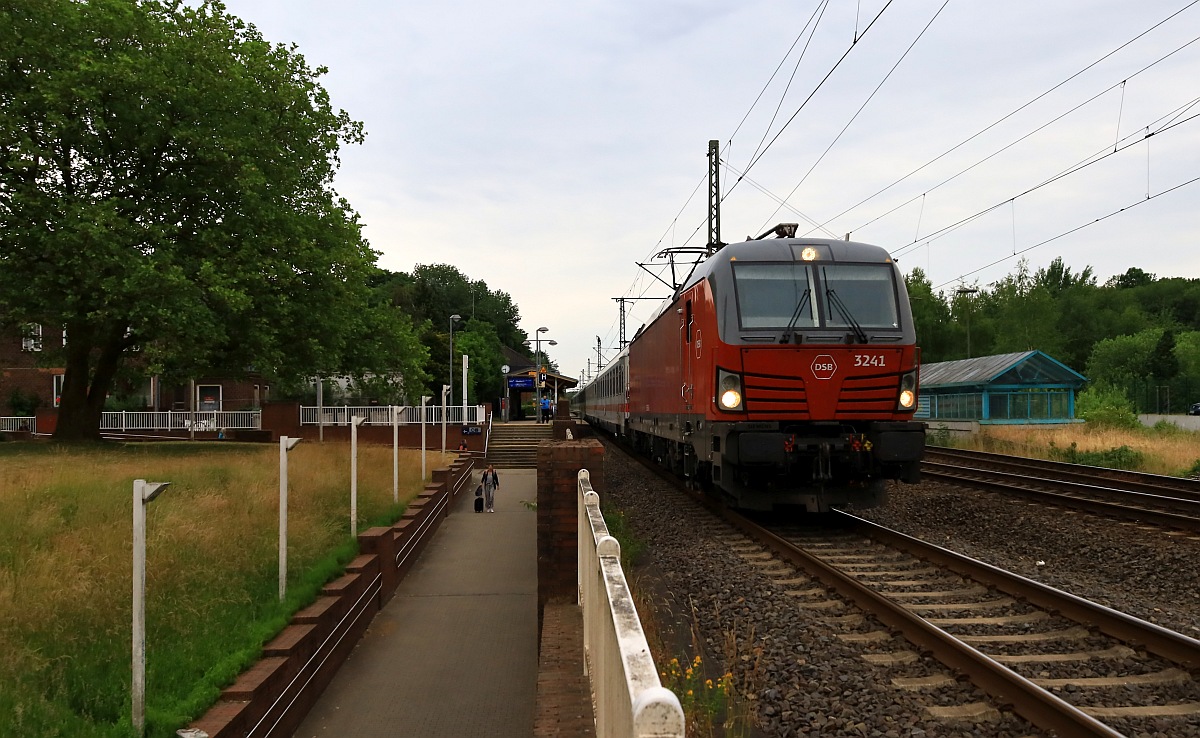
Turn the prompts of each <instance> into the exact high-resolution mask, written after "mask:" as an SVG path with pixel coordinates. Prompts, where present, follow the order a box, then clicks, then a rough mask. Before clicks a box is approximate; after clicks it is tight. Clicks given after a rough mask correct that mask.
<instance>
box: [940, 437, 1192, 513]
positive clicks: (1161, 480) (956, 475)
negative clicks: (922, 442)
mask: <svg viewBox="0 0 1200 738" xmlns="http://www.w3.org/2000/svg"><path fill="white" fill-rule="evenodd" d="M921 471H922V475H923V476H924V477H926V478H928V479H932V480H938V481H945V482H952V483H955V484H962V485H967V486H971V487H973V488H976V489H982V490H987V491H992V492H1001V493H1004V494H1010V495H1021V496H1024V497H1027V498H1030V499H1035V500H1037V501H1039V502H1043V503H1050V504H1055V505H1061V506H1064V507H1069V508H1072V509H1076V510H1082V511H1086V512H1090V513H1094V514H1098V515H1109V516H1115V517H1119V518H1124V519H1128V520H1135V521H1139V522H1143V523H1150V524H1153V525H1157V526H1165V527H1172V528H1178V529H1181V530H1188V531H1200V482H1197V481H1195V480H1191V479H1183V478H1178V477H1164V476H1158V475H1153V474H1140V473H1137V472H1129V471H1122V470H1116V469H1103V468H1099V467H1088V466H1081V465H1078V464H1066V463H1062V462H1055V461H1044V460H1041V459H1030V458H1024V457H1013V456H1003V455H1000V454H991V453H984V452H976V451H963V450H960V449H935V448H930V449H927V450H926V454H925V461H924V462H922V467H921Z"/></svg>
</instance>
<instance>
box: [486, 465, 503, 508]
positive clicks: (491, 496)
mask: <svg viewBox="0 0 1200 738" xmlns="http://www.w3.org/2000/svg"><path fill="white" fill-rule="evenodd" d="M499 486H500V479H499V477H497V476H496V469H495V468H494V467H493V466H492V465H491V464H488V468H487V469H485V470H484V472H483V506H484V507H485V508H487V511H488V512H496V507H495V504H496V488H497V487H499Z"/></svg>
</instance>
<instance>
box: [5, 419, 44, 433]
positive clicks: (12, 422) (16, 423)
mask: <svg viewBox="0 0 1200 738" xmlns="http://www.w3.org/2000/svg"><path fill="white" fill-rule="evenodd" d="M0 431H29V432H30V433H37V418H34V417H8V418H0Z"/></svg>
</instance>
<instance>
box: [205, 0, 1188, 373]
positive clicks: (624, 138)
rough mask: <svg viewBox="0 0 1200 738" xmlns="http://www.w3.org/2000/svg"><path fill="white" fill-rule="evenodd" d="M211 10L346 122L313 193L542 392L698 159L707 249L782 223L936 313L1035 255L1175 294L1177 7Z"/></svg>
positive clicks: (685, 231)
mask: <svg viewBox="0 0 1200 738" xmlns="http://www.w3.org/2000/svg"><path fill="white" fill-rule="evenodd" d="M226 7H227V9H228V10H229V12H231V13H232V14H234V15H237V16H239V17H240V18H242V19H243V20H245V21H247V22H249V23H252V24H254V25H255V26H256V27H257V28H258V29H259V30H260V31H261V32H262V33H263V35H264V36H265V37H266V38H267V39H268V40H270V41H272V42H278V43H286V44H296V45H297V46H298V50H299V52H300V53H301V54H303V55H304V57H305V58H306V59H307V61H308V63H309V65H310V66H313V67H317V66H324V67H327V68H328V70H329V71H328V74H327V75H325V76H324V77H323V78H322V83H323V85H324V87H325V88H326V90H328V92H329V94H330V97H331V100H332V103H333V105H334V107H335V108H340V109H342V110H345V111H346V112H347V113H348V114H349V115H350V116H351V117H352V118H353V119H355V120H359V121H362V122H363V124H364V126H365V128H366V133H367V137H366V141H365V143H364V144H362V145H360V146H348V147H346V148H344V149H343V150H342V153H341V161H342V165H341V168H340V170H339V172H338V175H337V177H336V179H335V181H334V188H335V189H336V190H337V191H338V193H339V194H340V195H341V196H343V197H345V198H346V199H347V200H348V201H349V202H350V203H351V205H352V206H353V207H354V209H355V210H357V212H358V213H359V214H360V215H361V218H362V222H363V223H364V234H365V236H366V238H367V239H368V241H369V242H370V244H371V246H372V248H374V249H375V250H376V251H378V252H379V260H378V264H379V266H381V267H383V268H385V269H389V270H392V271H405V272H408V271H411V270H412V269H413V267H414V266H416V265H418V264H451V265H454V266H455V267H457V268H458V269H459V270H460V271H462V272H463V273H464V274H465V275H467V277H469V278H470V279H472V280H477V279H483V280H485V281H486V282H487V284H488V286H489V288H490V289H492V290H501V291H504V292H507V293H508V294H509V295H511V296H512V298H513V301H514V302H515V304H516V305H517V306H518V308H519V309H520V313H521V316H522V320H521V327H522V328H523V329H524V330H525V331H526V332H527V333H529V335H531V336H532V335H533V334H534V332H535V331H536V329H537V328H538V327H546V328H548V330H547V331H546V332H545V333H543V334H542V336H543V343H544V342H545V341H546V340H550V339H553V340H555V341H557V345H555V346H553V347H551V348H550V349H549V351H548V353H549V355H550V357H551V358H552V359H554V360H555V361H556V362H557V363H558V366H559V368H560V371H561V372H562V373H563V374H566V375H568V376H573V377H578V376H580V374H581V372H586V371H587V370H588V368H589V365H588V362H589V361H590V362H591V364H590V367H591V369H593V370H594V368H595V364H596V361H597V344H598V343H599V345H600V349H601V352H600V353H601V355H602V357H603V359H604V360H605V361H607V360H608V359H610V358H611V357H612V356H613V355H615V353H616V349H617V346H618V343H619V339H620V336H619V319H620V315H619V308H618V303H617V302H616V300H615V298H619V297H639V298H651V299H642V300H638V301H631V302H627V303H626V306H627V307H626V310H627V313H626V333H627V336H626V337H627V338H629V337H632V335H633V333H634V332H635V331H636V330H637V328H638V326H639V325H641V324H642V323H643V322H645V321H646V320H647V319H648V318H649V317H651V315H652V314H653V312H654V310H655V309H656V308H657V306H658V304H659V300H660V299H661V298H664V297H666V296H667V295H668V293H669V290H668V288H667V287H666V286H665V285H664V284H663V283H662V282H661V281H659V277H661V278H663V279H666V280H667V281H670V270H669V269H667V268H666V266H665V263H664V262H663V261H662V260H660V259H659V260H656V259H655V255H656V254H658V253H660V252H661V251H662V250H663V249H666V248H672V247H681V246H687V247H703V246H704V244H705V243H706V242H707V223H706V217H707V213H708V206H707V195H708V188H707V172H708V160H707V158H706V157H707V150H708V141H709V140H718V141H720V146H721V161H722V170H721V190H722V193H723V201H722V205H721V227H722V231H721V238H722V240H723V241H725V242H735V241H739V240H743V239H745V238H747V237H750V236H754V235H758V234H760V233H763V232H764V231H766V230H767V229H768V228H770V227H771V226H773V225H774V224H776V223H780V222H797V223H800V224H801V227H800V229H799V234H800V235H810V236H813V237H835V238H845V237H846V236H847V234H849V236H850V238H852V239H853V240H855V241H863V242H867V243H873V244H876V245H879V246H882V247H884V248H886V249H888V251H889V252H891V253H892V254H893V256H894V257H895V258H896V259H897V260H898V263H899V265H900V268H901V270H902V271H903V272H905V273H906V274H907V273H909V272H910V271H911V270H912V269H913V268H917V267H919V268H920V269H922V270H923V271H924V272H925V273H926V274H927V275H928V277H929V279H930V280H931V282H932V283H933V285H934V287H935V289H936V290H940V291H953V290H955V289H956V288H958V287H959V286H962V285H966V286H979V287H984V288H986V287H987V286H989V285H991V284H992V283H994V282H996V281H997V280H1000V279H1002V278H1004V277H1005V276H1007V275H1009V274H1011V273H1013V272H1014V271H1015V270H1016V268H1017V265H1018V261H1019V260H1020V259H1025V260H1027V264H1028V267H1029V269H1030V270H1036V269H1039V268H1042V267H1045V266H1046V265H1048V264H1049V263H1050V262H1051V261H1052V260H1053V259H1054V258H1056V257H1061V258H1062V259H1063V260H1064V261H1065V262H1066V264H1067V265H1068V266H1069V267H1071V268H1072V269H1073V270H1074V271H1076V272H1078V271H1080V270H1082V269H1083V268H1084V267H1086V266H1091V267H1092V268H1093V270H1094V272H1095V274H1096V276H1097V277H1098V278H1099V280H1100V281H1101V282H1103V281H1105V280H1107V279H1108V278H1109V277H1111V276H1113V275H1117V274H1123V273H1124V272H1125V271H1126V270H1127V269H1129V268H1130V267H1138V268H1140V269H1143V270H1145V271H1147V272H1150V273H1153V274H1155V275H1157V276H1159V277H1188V278H1200V248H1197V245H1198V244H1197V241H1198V236H1200V181H1196V179H1197V178H1198V177H1200V3H1198V2H1196V0H1140V2H1137V3H1131V2H1128V1H1127V0H1055V1H1054V2H1044V1H1043V2H1032V1H1030V0H1016V1H1015V2H1006V3H994V2H978V1H968V0H953V1H947V0H891V1H889V0H860V1H855V2H851V1H850V0H840V1H835V2H823V1H822V0H792V1H791V2H786V1H784V0H737V1H736V2H735V1H732V0H726V1H724V2H721V1H719V0H569V1H563V0H560V1H556V2H551V1H549V0H538V1H529V0H511V1H510V2H506V3H498V2H484V1H482V0H440V1H439V2H437V3H416V2H397V1H395V0H392V1H389V0H343V2H337V3H334V2H331V1H330V0H323V1H319V0H226ZM1147 134H1150V135H1147ZM742 175H744V177H743V176H742ZM784 201H786V205H781V204H780V203H781V202H784ZM639 264H643V265H646V266H645V267H641V266H639ZM683 271H684V272H686V268H685V269H684V270H683ZM654 275H658V277H656V276H654ZM469 311H470V306H469V305H464V306H462V307H461V308H460V309H459V310H458V311H457V312H459V313H460V314H463V315H466V314H468V313H469ZM447 319H448V316H447Z"/></svg>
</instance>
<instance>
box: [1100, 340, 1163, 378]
mask: <svg viewBox="0 0 1200 738" xmlns="http://www.w3.org/2000/svg"><path fill="white" fill-rule="evenodd" d="M1161 336H1162V331H1161V330H1155V329H1149V330H1145V331H1141V332H1140V333H1136V334H1134V335H1129V336H1114V337H1113V338H1106V339H1104V340H1102V341H1099V342H1098V343H1096V346H1095V348H1093V349H1092V356H1091V358H1090V359H1088V363H1087V377H1088V379H1089V380H1091V381H1092V382H1093V383H1096V384H1100V385H1110V386H1114V387H1127V386H1129V385H1130V384H1131V383H1132V382H1133V381H1135V380H1139V379H1143V378H1145V377H1148V376H1150V375H1151V373H1152V361H1153V357H1154V348H1155V346H1156V345H1157V344H1158V342H1159V340H1160V338H1161Z"/></svg>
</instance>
